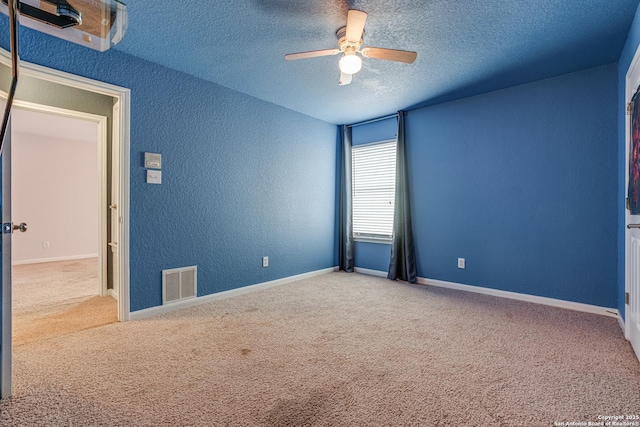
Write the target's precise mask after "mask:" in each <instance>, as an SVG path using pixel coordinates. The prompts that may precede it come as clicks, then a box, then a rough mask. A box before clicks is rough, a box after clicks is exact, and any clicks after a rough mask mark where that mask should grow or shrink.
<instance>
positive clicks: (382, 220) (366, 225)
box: [351, 139, 396, 240]
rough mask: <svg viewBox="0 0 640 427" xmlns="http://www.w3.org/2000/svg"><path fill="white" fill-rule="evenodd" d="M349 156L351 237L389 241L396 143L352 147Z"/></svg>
mask: <svg viewBox="0 0 640 427" xmlns="http://www.w3.org/2000/svg"><path fill="white" fill-rule="evenodd" d="M351 152H352V166H353V167H352V175H353V176H352V178H353V180H352V191H353V237H354V239H361V240H391V236H392V233H393V207H394V203H395V190H396V140H395V139H394V140H389V141H382V142H376V143H371V144H364V145H356V146H354V147H353V148H352V149H351Z"/></svg>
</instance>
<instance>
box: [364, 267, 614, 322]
mask: <svg viewBox="0 0 640 427" xmlns="http://www.w3.org/2000/svg"><path fill="white" fill-rule="evenodd" d="M355 272H356V273H362V274H368V275H371V276H378V277H387V272H385V271H380V270H369V269H366V268H356V269H355ZM418 283H419V284H421V285H429V286H437V287H439V288H447V289H456V290H459V291H465V292H474V293H477V294H484V295H491V296H494V297H500V298H509V299H515V300H518V301H526V302H532V303H535V304H543V305H549V306H552V307H560V308H566V309H569V310H575V311H582V312H585V313H594V314H600V315H603V316H609V317H616V318H618V320H619V321H621V319H622V317H621V316H620V313H619V312H618V310H616V309H615V308H607V307H600V306H597V305H591V304H583V303H579V302H573V301H565V300H559V299H555V298H547V297H539V296H536V295H528V294H521V293H518V292H510V291H502V290H498V289H491V288H483V287H480V286H472V285H463V284H460V283H454V282H445V281H443V280H435V279H426V278H424V277H418ZM623 330H624V328H623Z"/></svg>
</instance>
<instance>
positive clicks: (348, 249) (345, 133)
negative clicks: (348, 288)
mask: <svg viewBox="0 0 640 427" xmlns="http://www.w3.org/2000/svg"><path fill="white" fill-rule="evenodd" d="M352 199H353V195H352V193H351V127H349V126H347V125H343V126H342V155H341V159H340V215H339V216H340V218H339V221H340V224H339V228H338V239H339V240H340V242H339V250H338V256H339V258H340V259H339V268H340V270H344V271H347V272H349V273H352V272H353V207H352V202H353V200H352Z"/></svg>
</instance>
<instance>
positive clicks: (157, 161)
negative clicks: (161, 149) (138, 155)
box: [144, 153, 162, 169]
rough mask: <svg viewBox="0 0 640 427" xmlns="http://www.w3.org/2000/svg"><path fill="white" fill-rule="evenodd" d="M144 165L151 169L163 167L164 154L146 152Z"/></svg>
mask: <svg viewBox="0 0 640 427" xmlns="http://www.w3.org/2000/svg"><path fill="white" fill-rule="evenodd" d="M144 167H145V168H149V169H162V154H160V153H144Z"/></svg>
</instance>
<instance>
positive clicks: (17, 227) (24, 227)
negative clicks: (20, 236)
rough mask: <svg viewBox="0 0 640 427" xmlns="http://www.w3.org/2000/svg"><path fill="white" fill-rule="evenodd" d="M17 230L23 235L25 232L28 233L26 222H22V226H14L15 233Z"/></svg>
mask: <svg viewBox="0 0 640 427" xmlns="http://www.w3.org/2000/svg"><path fill="white" fill-rule="evenodd" d="M17 230H20V232H21V233H24V232H25V231H27V224H25V223H24V222H21V223H20V225H17V224H13V231H17Z"/></svg>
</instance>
